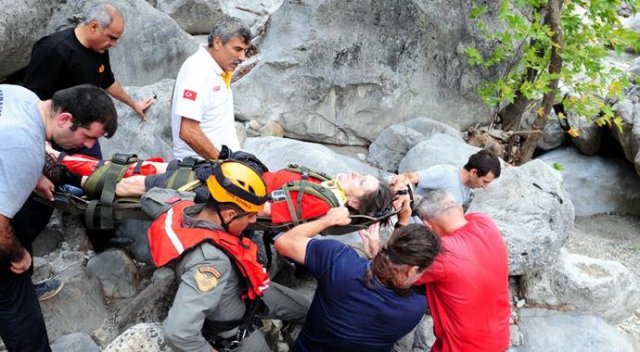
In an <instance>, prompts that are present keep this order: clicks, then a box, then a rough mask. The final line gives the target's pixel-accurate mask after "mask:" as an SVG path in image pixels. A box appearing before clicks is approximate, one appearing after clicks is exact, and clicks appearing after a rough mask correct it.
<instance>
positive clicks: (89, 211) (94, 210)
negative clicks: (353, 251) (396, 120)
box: [36, 154, 413, 235]
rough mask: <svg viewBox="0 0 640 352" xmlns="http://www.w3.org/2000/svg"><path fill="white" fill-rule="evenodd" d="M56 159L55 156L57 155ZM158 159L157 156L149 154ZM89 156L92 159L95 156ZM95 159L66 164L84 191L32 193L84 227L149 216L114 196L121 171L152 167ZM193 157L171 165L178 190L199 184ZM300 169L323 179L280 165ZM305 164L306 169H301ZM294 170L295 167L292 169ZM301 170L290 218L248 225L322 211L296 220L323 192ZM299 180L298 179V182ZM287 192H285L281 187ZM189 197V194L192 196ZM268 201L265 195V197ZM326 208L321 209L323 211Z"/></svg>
mask: <svg viewBox="0 0 640 352" xmlns="http://www.w3.org/2000/svg"><path fill="white" fill-rule="evenodd" d="M58 159H59V160H60V159H61V158H58ZM154 161H158V160H154ZM92 162H94V163H96V162H97V161H96V160H93V161H92ZM98 164H99V165H95V166H92V165H89V166H87V165H83V166H82V168H80V167H78V165H77V164H74V165H73V166H72V167H71V168H70V169H72V170H73V171H74V172H82V173H85V174H90V176H89V179H88V180H87V184H86V185H85V188H84V189H85V194H84V195H82V196H77V195H73V194H71V193H68V192H61V191H59V190H58V191H56V192H54V199H53V201H50V200H47V199H45V198H42V197H37V198H36V199H37V200H38V201H39V202H40V203H42V204H45V205H48V206H50V207H53V208H55V209H59V210H61V211H63V212H66V213H69V214H72V215H79V216H82V217H84V219H85V224H86V226H87V228H88V229H103V230H106V229H114V228H115V227H116V226H117V225H118V224H119V223H120V222H122V221H123V220H126V219H139V220H153V217H152V216H150V215H148V214H147V213H146V212H145V211H144V210H143V207H142V205H141V198H139V197H117V196H116V192H115V187H116V184H117V182H118V181H120V180H121V179H122V178H123V177H127V176H131V175H134V174H143V175H149V174H150V173H151V172H153V170H151V169H150V168H147V172H144V173H140V171H139V170H141V169H142V168H143V167H144V166H143V164H142V163H141V162H140V160H138V158H137V157H136V156H135V155H125V154H116V155H114V157H113V158H112V159H111V163H110V164H106V165H105V164H104V163H102V164H100V163H98ZM194 165H195V162H191V161H186V162H181V163H179V164H178V169H177V170H175V171H173V172H174V175H172V177H170V178H169V182H168V187H167V188H171V189H176V190H179V191H194V190H196V189H197V187H199V186H200V185H201V183H200V181H199V180H198V178H197V177H196V175H195V174H196V172H195V171H194ZM294 169H295V170H303V171H302V172H305V173H308V174H305V175H307V176H308V175H311V176H309V179H312V178H322V179H325V178H326V175H324V174H321V173H315V172H313V171H309V170H308V169H306V168H300V167H298V166H297V165H296V166H293V165H291V167H290V168H289V169H286V170H289V171H290V170H294ZM305 170H306V171H305ZM296 172H298V171H296ZM307 176H305V177H303V181H302V182H299V183H298V182H289V183H288V184H287V185H285V186H284V187H283V188H284V189H285V190H286V189H287V186H288V187H289V189H288V190H286V191H287V192H289V191H291V197H290V198H289V200H288V201H289V203H290V204H289V210H290V212H291V213H292V214H293V215H292V217H293V221H284V222H283V220H282V219H281V217H280V219H278V221H276V222H274V219H272V218H271V217H270V216H269V217H258V219H257V221H256V223H254V224H251V225H250V226H249V229H251V230H256V231H264V232H268V233H270V234H273V235H275V234H278V233H280V232H283V231H286V230H289V229H291V228H292V227H294V226H295V225H297V224H299V223H303V222H307V221H310V220H313V219H314V218H317V217H319V216H321V215H323V214H314V217H312V218H307V219H302V218H301V219H300V220H298V219H297V218H296V216H295V213H298V215H299V214H300V213H301V211H300V210H301V208H302V207H303V205H302V203H303V201H302V199H303V197H302V196H303V195H305V193H307V194H313V196H314V197H318V196H320V193H322V195H324V194H325V193H327V192H325V191H324V190H323V186H322V185H319V184H307V183H306V182H307V181H306V180H307V178H306V177H307ZM300 183H301V184H302V185H303V186H302V187H301V185H300ZM407 192H408V193H409V195H410V196H411V198H412V199H413V189H412V188H411V187H408V188H407ZM287 194H288V193H287ZM194 198H195V196H194ZM270 201H271V200H270ZM196 202H197V199H196ZM327 203H328V204H329V205H328V207H335V206H339V205H340V204H339V203H338V202H337V201H330V200H327ZM324 212H326V210H325V211H324ZM398 212H399V210H394V209H392V208H389V209H387V210H385V211H382V212H380V213H379V214H375V216H368V215H362V214H352V215H350V218H351V223H350V224H348V225H342V226H334V227H330V228H328V229H326V230H325V231H323V232H322V234H323V235H344V234H348V233H352V232H356V231H359V230H362V229H366V228H367V227H368V226H370V225H371V224H374V223H376V222H380V221H385V220H387V219H389V218H390V217H392V216H394V215H396V214H397V213H398Z"/></svg>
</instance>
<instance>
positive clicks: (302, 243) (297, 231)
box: [275, 207, 351, 263]
mask: <svg viewBox="0 0 640 352" xmlns="http://www.w3.org/2000/svg"><path fill="white" fill-rule="evenodd" d="M350 222H351V219H350V218H349V210H348V209H347V208H345V207H339V208H331V209H329V212H327V214H326V215H325V216H323V217H321V218H319V219H317V220H314V221H311V222H307V223H304V224H302V225H298V226H296V227H294V228H292V229H291V230H289V231H287V232H285V233H284V234H283V235H282V236H280V237H278V239H276V242H275V247H276V250H277V251H278V253H280V254H282V255H284V256H285V257H287V258H290V259H292V260H294V261H296V262H298V263H304V261H305V256H306V253H307V245H308V244H309V241H310V240H311V238H312V237H314V236H316V235H317V234H319V233H320V232H321V231H322V230H324V229H326V228H327V227H329V226H334V225H347V224H349V223H350Z"/></svg>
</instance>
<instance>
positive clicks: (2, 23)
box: [0, 0, 59, 78]
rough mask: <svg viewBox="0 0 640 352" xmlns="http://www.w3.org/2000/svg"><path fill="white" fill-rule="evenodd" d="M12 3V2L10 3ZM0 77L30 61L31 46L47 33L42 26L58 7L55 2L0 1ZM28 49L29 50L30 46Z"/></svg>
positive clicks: (35, 0)
mask: <svg viewBox="0 0 640 352" xmlns="http://www.w3.org/2000/svg"><path fill="white" fill-rule="evenodd" d="M10 3H11V4H10ZM0 5H1V6H2V14H1V15H0V34H1V35H0V62H2V65H0V78H2V77H5V76H7V75H9V74H11V73H13V72H16V71H18V70H20V69H21V68H23V67H25V66H26V65H27V64H28V63H29V55H30V53H31V46H32V45H33V44H34V43H35V42H36V40H37V39H38V38H40V37H42V36H44V35H46V34H47V33H48V32H47V29H46V27H45V26H43V25H42V24H43V23H46V22H47V21H48V20H49V18H50V17H51V14H52V13H53V12H54V10H55V9H56V8H57V7H58V6H59V5H58V4H57V2H56V1H39V0H25V1H11V2H10V1H8V0H3V1H0ZM27 48H29V49H27Z"/></svg>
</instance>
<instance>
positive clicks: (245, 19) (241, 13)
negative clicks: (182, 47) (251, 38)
mask: <svg viewBox="0 0 640 352" xmlns="http://www.w3.org/2000/svg"><path fill="white" fill-rule="evenodd" d="M281 4H282V0H267V1H251V0H225V1H205V0H179V1H168V0H157V1H156V4H155V7H156V8H157V9H158V10H160V11H161V12H163V13H165V14H167V15H169V17H171V18H173V20H174V21H176V23H177V24H178V25H179V26H180V27H181V28H182V29H184V30H185V31H187V32H188V33H191V34H207V33H209V31H210V30H211V27H212V26H213V25H214V24H215V23H216V22H217V21H218V20H220V19H221V18H222V17H223V16H225V15H228V16H231V17H234V18H237V19H239V20H240V21H242V23H244V24H245V25H247V26H249V27H250V28H251V30H252V33H254V34H257V33H260V32H261V31H263V30H264V26H265V25H266V24H267V22H268V20H269V16H270V14H271V13H272V12H273V11H275V10H276V9H277V8H278V7H279V6H280V5H281Z"/></svg>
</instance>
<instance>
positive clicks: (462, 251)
mask: <svg viewBox="0 0 640 352" xmlns="http://www.w3.org/2000/svg"><path fill="white" fill-rule="evenodd" d="M418 214H419V215H420V218H421V219H422V221H423V222H424V223H425V225H426V226H428V227H430V228H431V229H432V230H433V231H434V232H435V233H436V234H437V235H438V236H440V239H441V241H442V248H443V250H442V252H441V254H440V255H438V257H436V260H435V261H434V263H433V264H432V265H431V266H430V267H429V268H428V269H427V270H426V271H425V273H424V274H423V275H422V277H421V278H420V279H419V280H418V282H416V285H420V284H426V287H427V300H428V302H429V308H430V309H431V315H432V317H433V324H434V326H433V330H434V333H435V336H436V341H435V343H434V345H433V346H432V348H431V351H436V352H441V351H442V352H449V351H464V352H467V351H504V350H506V349H507V348H508V347H509V316H510V314H511V313H510V312H511V305H510V303H509V283H508V281H509V267H508V259H507V249H506V246H505V244H504V241H503V239H502V235H501V234H500V230H498V228H497V226H496V225H495V223H494V222H493V221H492V220H491V218H489V216H487V215H485V214H481V213H471V214H467V215H465V214H464V212H463V210H462V206H460V205H459V204H458V203H457V202H456V201H455V200H454V199H453V198H452V197H451V195H449V194H448V193H447V192H446V191H443V190H437V191H432V192H430V193H428V194H427V195H426V196H425V197H424V198H423V200H422V202H421V203H420V206H419V208H418Z"/></svg>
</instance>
